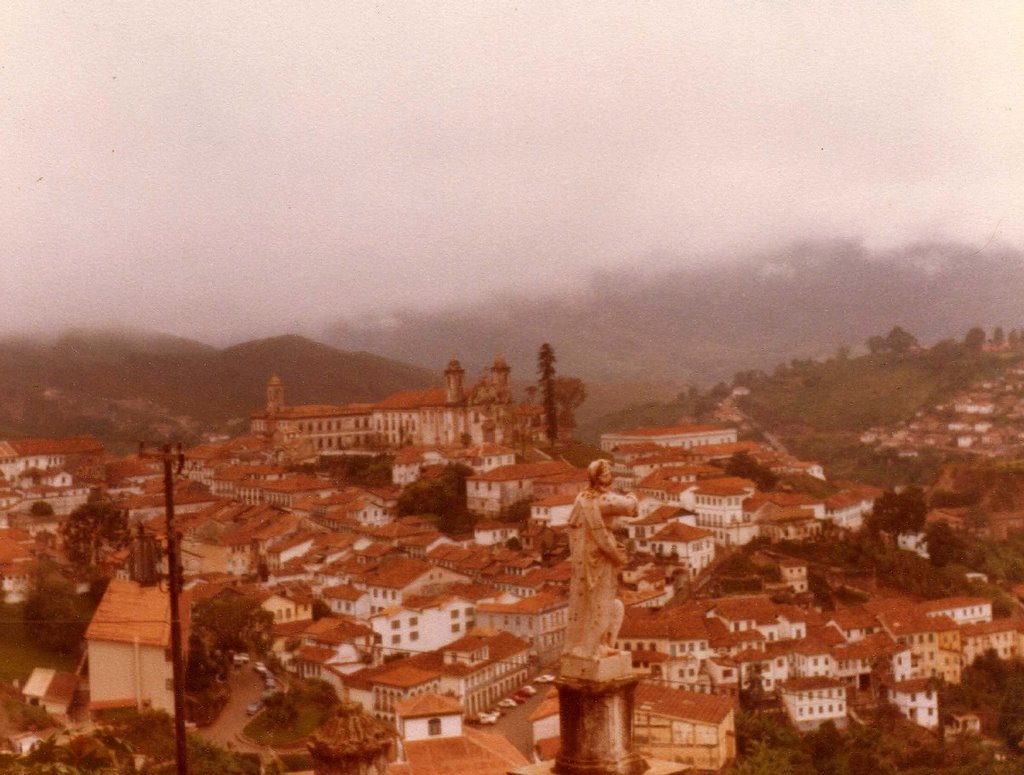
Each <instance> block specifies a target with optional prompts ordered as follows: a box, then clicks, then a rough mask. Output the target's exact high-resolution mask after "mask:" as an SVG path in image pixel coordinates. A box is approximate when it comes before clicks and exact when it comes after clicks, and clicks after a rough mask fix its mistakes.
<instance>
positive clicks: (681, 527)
mask: <svg viewBox="0 0 1024 775" xmlns="http://www.w3.org/2000/svg"><path fill="white" fill-rule="evenodd" d="M648 544H649V546H650V547H651V550H652V552H653V553H654V554H656V555H658V556H660V557H672V558H674V559H675V560H676V562H678V563H679V564H680V565H683V566H684V567H685V568H686V569H687V571H688V572H689V574H690V576H691V577H692V576H696V575H697V574H699V573H700V572H701V571H702V570H704V569H705V568H707V567H708V566H709V565H711V561H712V560H714V558H715V541H714V534H713V533H712V532H711V531H710V530H704V529H702V528H699V527H691V526H690V525H686V524H683V523H682V522H671V523H670V524H668V525H666V526H665V527H663V528H662V529H661V530H659V531H658V532H657V533H655V534H654V535H653V536H651V537H650V539H649V540H648Z"/></svg>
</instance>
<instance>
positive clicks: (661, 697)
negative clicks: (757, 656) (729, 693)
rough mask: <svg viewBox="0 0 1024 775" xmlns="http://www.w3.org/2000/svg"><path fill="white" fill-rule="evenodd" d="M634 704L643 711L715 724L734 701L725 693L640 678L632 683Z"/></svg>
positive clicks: (733, 706) (726, 715) (731, 706)
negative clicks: (691, 688)
mask: <svg viewBox="0 0 1024 775" xmlns="http://www.w3.org/2000/svg"><path fill="white" fill-rule="evenodd" d="M635 707H636V710H638V711H643V712H645V713H653V714H656V715H660V716H668V717H671V718H676V719H681V720H687V721H697V722H702V723H705V724H715V725H717V724H721V723H722V722H723V721H725V719H726V718H727V717H728V715H729V714H730V713H731V712H732V711H733V710H734V708H735V705H734V703H733V700H732V699H730V698H729V697H723V696H721V695H717V694H705V693H703V692H691V691H687V690H685V689H675V688H672V687H668V686H662V685H660V684H655V683H651V682H649V681H641V682H640V683H639V684H638V685H637V687H636V705H635Z"/></svg>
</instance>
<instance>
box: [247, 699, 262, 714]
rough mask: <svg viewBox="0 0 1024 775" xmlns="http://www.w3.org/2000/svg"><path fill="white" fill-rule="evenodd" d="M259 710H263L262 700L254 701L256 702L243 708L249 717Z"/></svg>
mask: <svg viewBox="0 0 1024 775" xmlns="http://www.w3.org/2000/svg"><path fill="white" fill-rule="evenodd" d="M261 710H263V700H256V702H250V703H249V704H248V705H247V706H246V708H245V712H246V713H248V714H249V715H250V716H255V715H256V714H257V713H259V712H260V711H261Z"/></svg>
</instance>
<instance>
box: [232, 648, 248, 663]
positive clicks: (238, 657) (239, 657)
mask: <svg viewBox="0 0 1024 775" xmlns="http://www.w3.org/2000/svg"><path fill="white" fill-rule="evenodd" d="M231 661H232V662H234V663H235V667H241V666H242V665H247V664H249V655H248V654H246V653H245V652H244V651H241V652H239V653H238V654H235V655H234V656H233V657H231Z"/></svg>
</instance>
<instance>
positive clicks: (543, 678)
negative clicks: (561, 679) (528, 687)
mask: <svg viewBox="0 0 1024 775" xmlns="http://www.w3.org/2000/svg"><path fill="white" fill-rule="evenodd" d="M533 682H534V683H535V684H550V683H554V682H555V677H554V676H553V675H551V674H550V673H545V674H544V675H539V676H537V677H536V678H534V679H533Z"/></svg>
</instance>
